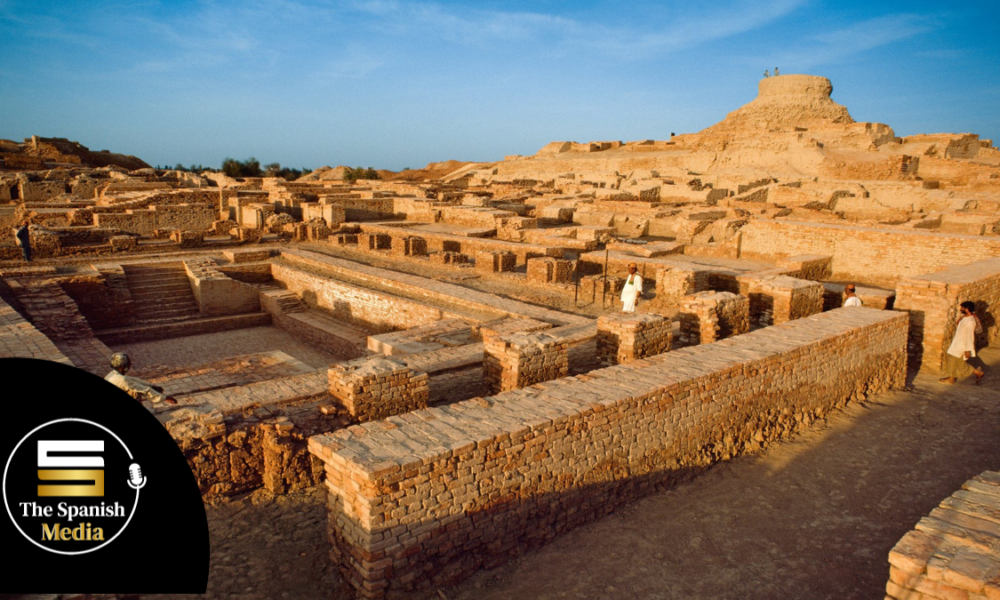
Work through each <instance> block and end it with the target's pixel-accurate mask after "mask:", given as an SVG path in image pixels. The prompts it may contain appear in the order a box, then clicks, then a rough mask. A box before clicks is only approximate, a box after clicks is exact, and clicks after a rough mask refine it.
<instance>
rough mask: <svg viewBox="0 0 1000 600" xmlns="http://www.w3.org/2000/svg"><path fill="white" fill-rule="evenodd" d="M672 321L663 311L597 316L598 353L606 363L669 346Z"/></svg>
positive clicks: (623, 360) (662, 349)
mask: <svg viewBox="0 0 1000 600" xmlns="http://www.w3.org/2000/svg"><path fill="white" fill-rule="evenodd" d="M672 342H673V332H672V331H671V322H670V320H669V319H667V318H666V317H664V316H662V315H653V314H649V315H642V314H636V313H616V314H610V315H602V316H601V317H600V318H598V319H597V356H598V359H599V360H600V362H601V365H602V366H605V367H609V366H612V365H617V364H620V363H625V362H629V361H632V360H636V359H638V358H646V357H647V356H654V355H656V354H661V353H663V352H667V351H668V350H670V346H671V344H672Z"/></svg>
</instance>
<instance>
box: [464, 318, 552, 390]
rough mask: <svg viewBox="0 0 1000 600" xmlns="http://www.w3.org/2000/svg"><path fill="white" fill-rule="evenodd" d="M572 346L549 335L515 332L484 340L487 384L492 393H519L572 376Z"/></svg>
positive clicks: (484, 369) (485, 382)
mask: <svg viewBox="0 0 1000 600" xmlns="http://www.w3.org/2000/svg"><path fill="white" fill-rule="evenodd" d="M568 348H569V345H568V343H567V341H566V340H564V339H562V338H561V337H556V336H553V335H551V334H548V333H514V334H509V335H500V336H490V337H489V338H486V339H484V340H483V350H484V352H485V355H484V357H483V383H484V385H485V386H486V389H487V390H488V391H489V392H490V393H499V392H505V391H508V390H516V389H520V388H523V387H527V386H529V385H532V384H535V383H540V382H542V381H550V380H552V379H558V378H560V377H566V376H567V375H568V374H569V354H568Z"/></svg>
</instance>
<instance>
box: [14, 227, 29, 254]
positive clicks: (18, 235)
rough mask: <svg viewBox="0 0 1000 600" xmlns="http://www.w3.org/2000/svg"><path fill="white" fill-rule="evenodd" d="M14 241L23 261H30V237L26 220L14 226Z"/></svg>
mask: <svg viewBox="0 0 1000 600" xmlns="http://www.w3.org/2000/svg"><path fill="white" fill-rule="evenodd" d="M14 243H16V244H17V245H18V246H19V247H20V248H21V257H22V258H24V261H25V262H31V237H30V234H29V233H28V222H27V221H25V222H24V223H22V224H21V226H20V227H15V228H14Z"/></svg>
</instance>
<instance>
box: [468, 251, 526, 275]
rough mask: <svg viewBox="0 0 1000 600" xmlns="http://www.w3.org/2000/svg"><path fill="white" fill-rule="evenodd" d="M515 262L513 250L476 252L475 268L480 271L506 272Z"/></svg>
mask: <svg viewBox="0 0 1000 600" xmlns="http://www.w3.org/2000/svg"><path fill="white" fill-rule="evenodd" d="M516 264H517V256H515V255H514V253H513V252H476V270H477V271H480V272H482V273H506V272H509V271H513V270H514V266H515V265H516Z"/></svg>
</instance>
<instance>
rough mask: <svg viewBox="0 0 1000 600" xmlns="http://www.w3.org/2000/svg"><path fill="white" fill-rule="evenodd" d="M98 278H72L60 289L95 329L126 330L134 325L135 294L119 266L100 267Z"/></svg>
mask: <svg viewBox="0 0 1000 600" xmlns="http://www.w3.org/2000/svg"><path fill="white" fill-rule="evenodd" d="M97 269H98V272H99V275H88V276H79V275H78V276H73V277H68V278H66V279H62V280H60V282H59V285H60V286H62V288H63V291H65V292H66V293H67V294H69V296H70V297H71V298H73V300H74V301H75V302H76V304H77V306H79V307H80V312H81V313H83V316H84V317H85V318H86V319H87V323H88V324H89V325H90V327H91V328H92V329H97V330H101V329H111V328H114V327H127V326H129V325H132V324H134V323H135V304H134V302H133V301H132V292H131V291H130V290H129V288H128V282H127V281H126V280H125V271H124V270H123V269H122V268H121V266H120V265H98V266H97Z"/></svg>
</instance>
